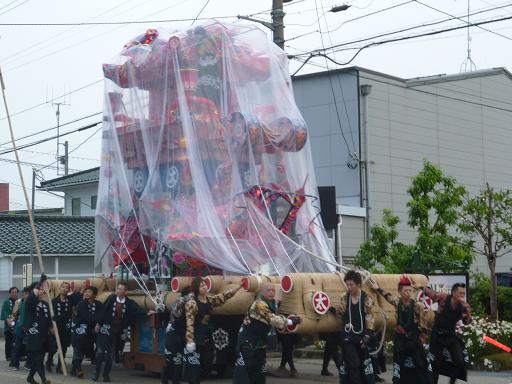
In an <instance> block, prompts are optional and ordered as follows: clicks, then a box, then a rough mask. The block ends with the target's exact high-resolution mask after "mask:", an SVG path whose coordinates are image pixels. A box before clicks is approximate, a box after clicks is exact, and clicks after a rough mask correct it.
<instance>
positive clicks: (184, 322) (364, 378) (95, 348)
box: [1, 271, 471, 384]
mask: <svg viewBox="0 0 512 384" xmlns="http://www.w3.org/2000/svg"><path fill="white" fill-rule="evenodd" d="M344 282H345V285H346V288H347V292H346V294H345V295H343V296H342V297H341V298H340V300H339V302H338V304H337V305H335V306H333V307H331V308H330V311H331V313H333V314H335V315H336V316H337V317H338V318H339V321H340V322H341V332H333V333H326V334H321V335H320V338H321V339H322V340H323V341H324V342H325V349H324V361H323V364H322V371H321V375H323V376H330V375H332V374H331V373H330V372H329V370H328V365H329V362H330V360H331V359H332V360H333V361H334V363H335V365H336V368H337V371H338V374H339V380H340V383H341V384H373V383H375V382H379V381H383V380H382V379H381V378H380V377H379V376H378V373H379V372H380V370H381V369H385V364H383V363H384V361H383V350H382V343H380V339H381V338H380V336H379V335H377V334H376V326H375V323H376V316H377V308H376V304H375V303H374V300H373V299H372V297H371V295H369V294H367V293H366V292H365V291H363V290H362V278H361V275H360V274H359V273H358V272H356V271H349V272H347V273H346V274H345V276H344ZM370 285H371V288H372V289H373V290H374V291H375V292H376V293H377V294H379V295H382V297H383V298H384V299H385V300H387V301H388V302H389V303H390V304H391V305H393V306H394V307H395V308H396V318H397V324H396V327H395V331H394V338H393V372H392V373H393V383H394V384H412V383H414V384H437V383H438V379H439V375H440V374H441V375H446V376H449V377H450V383H455V382H456V380H457V379H463V380H465V379H466V374H467V372H466V365H467V362H468V361H467V355H466V354H465V349H464V345H463V343H462V342H461V340H460V339H459V338H458V337H457V334H456V327H457V324H458V323H459V322H463V323H466V324H467V323H469V322H470V321H471V312H470V308H469V305H468V304H467V303H466V301H465V285H464V284H462V283H458V284H455V285H454V286H453V288H452V291H451V294H445V293H438V292H434V291H432V290H431V289H429V288H428V287H418V286H416V285H415V283H414V282H413V281H412V279H410V278H409V277H407V276H405V275H404V276H402V278H401V279H400V282H399V285H398V292H399V297H394V296H393V295H392V294H390V293H389V292H386V291H385V290H384V289H382V288H381V287H379V286H378V284H376V283H375V282H372V281H370ZM240 288H241V286H239V287H237V288H236V289H231V290H228V291H225V292H222V293H220V294H217V295H210V294H208V290H207V286H206V284H205V281H204V280H203V279H202V278H201V277H196V278H194V279H193V281H192V284H191V286H190V288H186V289H184V290H183V291H182V292H181V297H180V298H179V299H178V300H176V301H175V302H174V303H173V304H172V306H171V309H170V320H169V323H168V325H167V327H166V331H165V360H166V364H165V366H164V368H163V370H162V376H161V381H162V383H163V384H167V383H168V382H169V381H171V382H172V383H173V384H177V383H179V382H180V381H181V380H183V381H186V382H188V383H190V384H198V383H200V381H201V379H202V378H203V377H204V376H205V374H206V373H209V372H210V370H211V368H212V365H213V359H214V343H213V339H212V333H211V332H212V327H211V323H210V317H211V314H212V310H213V309H214V308H215V307H216V306H220V305H223V304H224V303H225V302H226V301H227V300H229V299H231V298H232V297H233V296H234V295H235V294H236V293H237V291H238V290H239V289H240ZM46 289H47V282H46V278H45V276H44V275H43V276H42V278H41V280H40V281H39V282H37V283H34V284H32V285H31V286H29V287H25V288H24V289H23V295H22V297H21V298H18V289H17V288H15V287H13V288H11V289H10V290H9V298H8V299H7V300H6V301H5V302H4V304H3V306H2V313H1V319H2V320H4V322H5V323H4V334H5V354H6V359H7V360H9V361H10V367H11V368H12V369H13V370H18V369H19V368H20V361H22V359H23V357H25V359H26V364H25V368H26V369H27V370H28V371H29V373H28V376H27V382H28V383H30V384H35V383H37V381H36V380H35V375H36V373H37V374H38V375H39V377H40V379H41V382H42V383H43V384H49V383H50V381H49V380H48V379H47V378H46V373H47V372H48V371H52V368H53V364H54V361H53V360H54V357H55V354H56V353H57V351H58V348H57V345H58V344H57V338H56V336H58V338H59V340H60V345H61V352H62V355H63V357H65V356H66V354H67V349H68V347H69V346H70V345H72V346H73V354H72V364H71V371H70V373H71V375H72V376H76V377H79V378H83V377H84V372H83V369H82V362H83V360H84V358H86V357H89V358H91V361H92V363H93V366H94V368H93V371H92V373H91V375H92V376H91V379H92V380H93V381H98V380H99V379H100V376H101V377H102V379H103V382H110V381H111V379H110V372H111V369H112V365H113V363H114V360H116V359H115V356H116V355H118V354H120V353H122V351H123V349H124V341H125V340H126V339H127V337H128V332H129V329H130V325H131V324H132V323H133V322H134V321H135V320H136V319H137V318H142V317H144V316H148V315H152V314H154V313H155V312H154V311H146V310H143V309H142V308H140V307H139V306H138V305H137V304H136V303H135V302H134V301H133V300H131V299H130V298H128V297H127V290H128V287H127V285H126V283H123V282H119V283H118V284H117V288H116V292H115V293H113V294H112V295H111V296H109V297H108V298H107V299H106V300H105V301H104V302H103V303H101V302H99V301H98V300H96V296H97V294H98V290H97V288H95V287H93V286H90V287H87V288H84V289H81V291H80V292H77V291H73V290H72V287H71V285H70V284H69V283H67V282H63V283H62V284H61V285H60V292H59V295H58V296H57V297H55V298H54V299H53V300H52V302H51V305H52V310H51V309H50V307H49V306H48V304H47V303H46V301H44V300H43V295H44V292H45V290H46ZM418 290H420V291H423V293H424V295H426V296H428V297H430V298H431V299H432V300H433V301H435V302H437V303H438V309H437V312H436V315H435V320H434V324H433V327H432V328H431V329H429V326H428V324H427V322H426V320H425V309H424V308H423V306H422V304H421V303H419V302H418V301H417V300H415V296H416V295H415V291H418ZM52 312H53V317H52V315H51V313H52ZM301 321H302V319H301V318H300V317H299V316H297V315H290V316H287V317H285V316H283V315H282V314H279V303H278V302H276V300H275V286H274V285H273V284H271V283H263V284H262V286H261V287H260V291H259V293H258V294H257V295H256V297H255V299H254V302H253V303H252V305H251V306H250V308H249V310H248V312H247V314H246V316H245V318H244V320H243V322H242V325H241V328H240V331H239V334H238V340H237V342H236V356H235V358H236V360H235V367H234V373H233V382H234V383H236V384H260V383H264V382H265V377H266V352H267V339H268V335H269V333H270V332H271V331H272V329H273V328H274V329H275V330H277V332H278V335H279V339H280V341H281V343H282V345H283V358H282V361H281V365H280V367H279V368H278V370H279V371H281V372H284V371H286V368H285V367H286V365H288V366H289V368H290V371H289V372H290V373H291V375H292V376H293V375H295V374H296V373H297V369H296V367H295V365H294V362H293V348H294V345H295V344H296V343H297V340H296V338H297V336H296V335H294V334H289V333H287V332H286V328H287V326H296V325H297V324H299V323H300V322H301ZM55 325H56V328H55ZM55 329H58V332H57V333H56V331H55ZM429 334H430V343H429V344H428V345H429V347H428V349H425V345H427V343H428V336H429ZM446 352H448V353H449V357H450V358H449V359H448V360H447V359H446V358H445V357H446ZM45 355H46V356H47V357H46V362H45V361H44V358H45ZM60 361H61V359H60V358H58V362H57V365H56V369H55V372H56V373H62V372H63V367H62V366H61V363H60ZM286 372H287V371H286Z"/></svg>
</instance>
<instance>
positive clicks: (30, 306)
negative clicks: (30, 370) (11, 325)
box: [23, 292, 52, 351]
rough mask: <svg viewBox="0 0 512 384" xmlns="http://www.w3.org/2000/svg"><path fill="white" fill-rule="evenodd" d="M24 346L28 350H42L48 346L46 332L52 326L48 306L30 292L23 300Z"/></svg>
mask: <svg viewBox="0 0 512 384" xmlns="http://www.w3.org/2000/svg"><path fill="white" fill-rule="evenodd" d="M23 327H24V328H25V330H26V347H27V350H28V351H44V350H46V349H47V348H48V333H49V331H50V328H51V327H52V319H51V316H50V308H49V307H48V304H47V303H46V302H44V301H41V300H39V299H38V298H37V297H36V295H35V294H34V293H33V292H30V295H29V296H28V298H27V300H26V302H25V319H24V322H23Z"/></svg>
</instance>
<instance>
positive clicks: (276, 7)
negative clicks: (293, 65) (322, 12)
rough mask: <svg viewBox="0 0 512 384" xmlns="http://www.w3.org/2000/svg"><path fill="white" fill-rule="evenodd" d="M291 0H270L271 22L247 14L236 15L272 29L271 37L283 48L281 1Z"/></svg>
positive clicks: (289, 0) (288, 0)
mask: <svg viewBox="0 0 512 384" xmlns="http://www.w3.org/2000/svg"><path fill="white" fill-rule="evenodd" d="M291 1H293V0H272V11H271V12H270V15H271V16H272V22H271V23H269V22H266V21H263V20H258V19H254V18H252V17H249V16H241V15H238V18H239V19H241V20H249V21H254V22H256V23H260V24H261V25H264V26H265V27H267V28H268V29H270V30H271V31H272V38H273V41H274V43H275V44H276V45H277V46H278V47H279V48H281V49H283V50H284V41H285V40H284V21H283V19H284V15H285V13H284V11H283V3H289V2H291Z"/></svg>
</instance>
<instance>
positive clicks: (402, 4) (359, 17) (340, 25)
mask: <svg viewBox="0 0 512 384" xmlns="http://www.w3.org/2000/svg"><path fill="white" fill-rule="evenodd" d="M410 3H414V0H408V1H404V2H403V3H399V4H395V5H392V6H390V7H387V8H383V9H379V10H377V11H374V12H370V13H367V14H365V15H361V16H358V17H354V18H353V19H349V20H346V21H344V22H342V23H341V24H339V25H338V26H337V27H336V28H335V29H332V30H331V29H328V31H329V32H336V31H337V30H338V29H340V28H341V27H342V26H343V25H344V24H347V23H350V22H352V21H356V20H360V19H364V18H365V17H368V16H373V15H376V14H378V13H382V12H386V11H389V10H391V9H395V8H399V7H402V6H404V5H407V4H410ZM324 33H327V32H324Z"/></svg>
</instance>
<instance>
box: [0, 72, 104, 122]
mask: <svg viewBox="0 0 512 384" xmlns="http://www.w3.org/2000/svg"><path fill="white" fill-rule="evenodd" d="M102 82H103V79H99V80H96V81H93V82H92V83H88V84H85V85H83V86H81V87H79V88H75V89H73V90H71V91H68V92H65V93H63V94H62V95H59V96H56V97H53V98H52V99H50V100H48V101H45V102H43V103H39V104H35V105H33V106H31V107H28V108H25V109H22V110H20V111H17V112H14V113H12V114H11V117H13V116H18V115H21V114H22V113H25V112H28V111H32V110H33V109H36V108H39V107H42V106H43V105H46V104H49V103H52V102H53V101H55V100H59V99H62V98H63V97H66V96H69V95H72V94H73V93H76V92H80V91H82V90H84V89H86V88H89V87H92V86H93V85H96V84H99V83H102ZM6 119H7V116H4V117H0V121H2V120H6Z"/></svg>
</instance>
